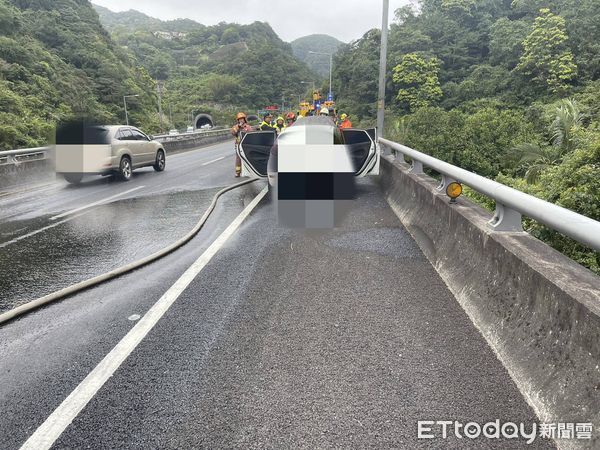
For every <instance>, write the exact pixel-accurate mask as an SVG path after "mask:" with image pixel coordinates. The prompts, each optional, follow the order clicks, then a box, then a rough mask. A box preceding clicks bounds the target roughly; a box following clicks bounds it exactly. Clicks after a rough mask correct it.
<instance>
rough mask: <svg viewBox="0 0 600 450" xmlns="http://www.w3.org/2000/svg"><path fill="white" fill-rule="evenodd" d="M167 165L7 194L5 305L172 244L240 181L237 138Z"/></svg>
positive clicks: (0, 303)
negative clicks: (128, 176) (126, 178)
mask: <svg viewBox="0 0 600 450" xmlns="http://www.w3.org/2000/svg"><path fill="white" fill-rule="evenodd" d="M220 158H224V159H220ZM167 164H168V165H167V170H166V171H165V172H162V173H156V172H154V170H153V169H152V168H144V169H140V170H138V171H135V172H134V177H133V179H132V181H130V182H127V183H123V182H120V181H118V180H116V179H115V178H113V177H89V178H88V179H86V180H85V182H84V183H83V184H82V185H80V186H71V185H69V184H67V183H66V182H65V181H63V180H62V179H61V180H58V181H56V182H54V183H51V184H49V185H44V186H43V187H40V188H37V189H31V190H27V189H25V190H24V192H19V191H17V192H15V193H14V194H12V195H7V196H3V197H0V267H2V271H0V312H3V311H6V310H8V309H11V308H14V307H15V306H18V305H19V304H22V303H25V302H27V301H30V300H33V299H35V298H37V297H41V296H43V295H46V294H49V293H51V292H54V291H56V290H59V289H61V288H63V287H66V286H69V285H71V284H73V283H76V282H78V281H81V280H85V279H87V278H91V277H93V276H96V275H99V274H101V273H104V272H107V271H108V270H112V269H114V268H116V267H119V266H121V265H123V264H126V263H128V262H131V261H134V260H136V259H139V258H141V257H144V256H147V255H149V254H151V253H153V252H155V251H157V250H159V249H161V248H163V247H165V246H166V245H168V244H170V243H171V242H173V241H175V240H176V239H177V238H179V237H181V236H182V235H184V234H185V233H186V232H187V231H189V230H190V229H191V228H192V227H193V226H194V225H195V223H196V222H197V221H198V219H199V218H200V216H201V215H202V214H203V213H204V210H205V209H206V207H207V206H208V204H209V203H210V202H211V200H212V197H213V195H214V194H215V192H217V191H218V190H219V189H220V188H221V187H223V186H226V185H228V184H231V183H233V181H234V180H233V176H231V175H232V173H233V168H232V167H233V164H234V162H233V156H232V144H231V143H230V142H226V143H223V144H219V145H215V146H210V147H207V148H203V149H200V150H197V151H193V152H187V153H180V154H177V155H172V156H169V157H168V162H167ZM98 202H101V204H99V205H97V206H92V207H89V208H87V209H83V210H80V208H82V207H87V206H90V205H94V204H96V203H98ZM105 202H108V204H104V203H105ZM78 210H79V211H78ZM70 212H73V213H72V214H66V215H64V216H63V214H65V213H70ZM57 216H62V217H58V218H56V217H57Z"/></svg>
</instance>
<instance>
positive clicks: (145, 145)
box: [56, 125, 167, 184]
mask: <svg viewBox="0 0 600 450" xmlns="http://www.w3.org/2000/svg"><path fill="white" fill-rule="evenodd" d="M166 156H167V154H166V152H165V149H164V147H163V145H162V144H161V143H160V142H158V141H155V140H153V138H152V136H148V135H146V134H144V133H142V132H141V131H140V130H138V129H137V128H135V127H130V126H121V125H108V126H104V125H103V126H98V125H95V126H83V127H82V126H68V127H63V128H62V129H59V131H57V135H56V173H58V174H60V175H62V176H63V177H64V178H65V179H66V180H67V181H68V182H69V183H74V184H76V183H79V182H81V180H82V179H83V176H84V175H86V174H97V175H110V174H112V173H116V174H117V176H118V177H119V178H120V179H121V180H123V181H128V180H130V179H131V175H132V171H133V170H134V169H139V168H140V167H147V166H152V167H154V170H156V171H157V172H162V171H163V170H165V166H166Z"/></svg>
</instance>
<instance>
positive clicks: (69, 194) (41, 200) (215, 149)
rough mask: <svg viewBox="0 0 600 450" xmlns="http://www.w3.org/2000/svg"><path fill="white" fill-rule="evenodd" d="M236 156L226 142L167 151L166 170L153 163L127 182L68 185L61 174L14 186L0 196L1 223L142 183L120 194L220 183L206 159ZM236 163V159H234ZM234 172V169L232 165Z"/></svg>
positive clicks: (95, 179)
mask: <svg viewBox="0 0 600 450" xmlns="http://www.w3.org/2000/svg"><path fill="white" fill-rule="evenodd" d="M230 156H233V143H232V142H231V141H226V142H223V143H219V144H215V145H211V146H207V147H202V148H199V149H196V150H192V151H188V152H184V153H177V154H172V155H169V154H168V155H167V170H166V171H165V172H163V173H156V172H154V170H153V169H152V168H151V167H146V168H143V169H139V170H136V171H134V175H133V178H132V180H131V181H129V182H127V183H124V182H121V181H119V180H117V179H116V178H115V177H112V176H108V177H100V176H89V177H86V178H85V179H84V182H83V183H82V184H81V185H79V186H72V185H69V184H68V183H67V182H66V181H64V180H63V179H62V178H57V179H56V181H54V182H52V183H46V184H43V185H40V186H39V187H35V186H31V187H26V188H19V189H15V190H14V191H12V192H9V193H8V195H3V196H1V197H0V223H3V222H6V221H7V220H9V219H10V220H11V221H15V220H28V219H32V218H37V217H40V216H50V217H52V216H53V215H55V214H57V213H62V212H65V211H70V210H74V209H76V208H80V207H82V206H85V205H89V204H93V203H95V202H98V201H102V200H103V199H106V198H109V197H112V196H115V195H119V194H122V193H124V192H127V191H129V190H132V189H136V188H138V189H139V188H141V187H143V191H142V192H133V193H132V194H131V195H127V194H125V195H123V196H122V197H121V198H122V199H126V198H131V197H134V196H139V195H152V194H155V193H168V192H174V191H183V190H194V189H198V188H199V187H204V186H206V185H207V184H208V185H211V184H212V185H214V183H215V182H216V183H218V182H219V181H220V180H219V177H220V175H221V174H220V172H219V173H218V175H219V177H214V176H213V173H214V171H202V172H200V169H201V168H202V167H208V166H203V164H206V163H207V162H219V161H221V160H218V158H221V157H230ZM232 165H233V163H232ZM231 172H232V173H233V169H231Z"/></svg>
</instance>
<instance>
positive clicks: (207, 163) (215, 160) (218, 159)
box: [202, 156, 226, 166]
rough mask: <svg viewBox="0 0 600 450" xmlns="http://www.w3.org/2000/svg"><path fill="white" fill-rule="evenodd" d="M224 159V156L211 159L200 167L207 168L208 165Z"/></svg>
mask: <svg viewBox="0 0 600 450" xmlns="http://www.w3.org/2000/svg"><path fill="white" fill-rule="evenodd" d="M225 158H226V157H225V156H221V157H220V158H217V159H213V160H212V161H208V162H205V163H204V164H202V166H208V165H209V164H212V163H216V162H217V161H221V160H223V159H225Z"/></svg>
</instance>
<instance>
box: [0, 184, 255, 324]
mask: <svg viewBox="0 0 600 450" xmlns="http://www.w3.org/2000/svg"><path fill="white" fill-rule="evenodd" d="M255 181H257V179H256V178H254V179H250V180H244V181H242V182H240V183H236V184H233V185H231V186H228V187H226V188H224V189H221V190H220V191H219V192H217V193H216V194H215V196H214V197H213V200H212V202H211V204H210V205H209V207H208V208H207V210H206V211H205V212H204V214H203V215H202V217H201V218H200V220H199V221H198V223H197V224H196V225H195V226H194V228H193V229H192V230H191V231H190V232H189V233H187V234H186V235H185V236H183V237H182V238H180V239H179V240H177V241H176V242H174V243H173V244H171V245H169V246H168V247H165V248H163V249H162V250H159V251H157V252H155V253H153V254H151V255H149V256H146V257H144V258H142V259H139V260H137V261H134V262H132V263H129V264H127V265H125V266H122V267H119V268H117V269H114V270H111V271H110V272H107V273H104V274H102V275H98V276H96V277H94V278H90V279H88V280H84V281H81V282H79V283H76V284H73V285H71V286H68V287H66V288H64V289H61V290H60V291H56V292H53V293H52V294H48V295H46V296H44V297H40V298H38V299H36V300H32V301H30V302H28V303H25V304H24V305H21V306H19V307H17V308H14V309H12V310H10V311H7V312H5V313H3V314H0V325H1V324H4V323H6V322H8V321H10V320H13V319H15V318H17V317H20V316H23V315H25V314H27V313H30V312H32V311H34V310H36V309H38V308H41V307H42V306H45V305H48V304H49V303H53V302H56V301H58V300H62V299H64V298H66V297H68V296H71V295H73V294H76V293H78V292H81V291H83V290H86V289H89V288H92V287H94V286H97V285H99V284H102V283H104V282H106V281H109V280H112V279H114V278H117V277H120V276H121V275H124V274H126V273H128V272H132V271H134V270H136V269H139V268H141V267H143V266H146V265H148V264H150V263H152V262H154V261H156V260H158V259H161V258H163V257H165V256H167V255H169V254H171V253H173V252H174V251H175V250H177V249H178V248H180V247H182V246H183V245H185V244H187V243H188V242H189V241H190V240H192V239H193V238H194V237H195V236H196V235H197V234H198V233H199V232H200V230H201V229H202V227H203V226H204V224H205V223H206V221H207V220H208V218H209V217H210V215H211V214H212V212H213V211H214V209H215V207H216V206H217V202H218V200H219V198H220V197H221V196H222V195H223V194H225V193H227V192H229V191H232V190H234V189H237V188H239V187H242V186H245V185H247V184H250V183H253V182H255Z"/></svg>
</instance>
